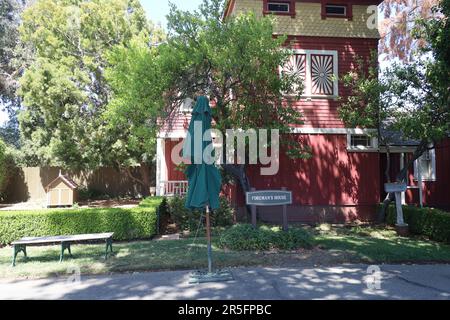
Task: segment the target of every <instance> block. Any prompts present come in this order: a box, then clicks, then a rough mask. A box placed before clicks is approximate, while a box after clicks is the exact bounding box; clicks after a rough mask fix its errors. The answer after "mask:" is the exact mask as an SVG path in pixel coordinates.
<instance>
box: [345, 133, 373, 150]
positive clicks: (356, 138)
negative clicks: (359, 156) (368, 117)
mask: <svg viewBox="0 0 450 320" xmlns="http://www.w3.org/2000/svg"><path fill="white" fill-rule="evenodd" d="M370 140H371V139H370V137H369V136H366V135H356V134H352V135H351V137H350V146H351V147H352V148H361V147H363V148H367V147H370V146H371V145H372V142H371V141H370Z"/></svg>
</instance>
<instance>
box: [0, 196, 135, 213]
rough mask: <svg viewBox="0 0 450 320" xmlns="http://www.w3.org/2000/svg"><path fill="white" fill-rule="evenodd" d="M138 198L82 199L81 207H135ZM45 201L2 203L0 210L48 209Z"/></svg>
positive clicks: (79, 205)
mask: <svg viewBox="0 0 450 320" xmlns="http://www.w3.org/2000/svg"><path fill="white" fill-rule="evenodd" d="M139 202H140V200H138V199H109V200H91V201H80V202H79V203H78V207H79V208H134V207H136V206H138V204H139ZM46 208H47V207H46V203H45V201H35V202H31V201H29V202H20V203H13V204H0V211H22V210H41V209H46Z"/></svg>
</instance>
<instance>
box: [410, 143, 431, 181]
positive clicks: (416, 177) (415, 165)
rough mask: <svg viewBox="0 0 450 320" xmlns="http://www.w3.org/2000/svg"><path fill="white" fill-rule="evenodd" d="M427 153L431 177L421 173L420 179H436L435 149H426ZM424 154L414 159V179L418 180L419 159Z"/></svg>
mask: <svg viewBox="0 0 450 320" xmlns="http://www.w3.org/2000/svg"><path fill="white" fill-rule="evenodd" d="M428 152H429V155H430V157H431V159H430V160H431V177H424V176H423V175H421V178H422V179H421V180H422V181H436V149H431V150H428ZM423 156H424V155H421V156H420V158H419V159H417V160H416V161H414V181H418V179H419V177H418V175H417V174H418V166H419V161H420V160H421V158H422V157H423Z"/></svg>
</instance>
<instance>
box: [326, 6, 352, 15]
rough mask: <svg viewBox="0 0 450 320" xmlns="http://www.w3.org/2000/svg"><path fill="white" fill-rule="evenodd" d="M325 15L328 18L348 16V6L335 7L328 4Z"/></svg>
mask: <svg viewBox="0 0 450 320" xmlns="http://www.w3.org/2000/svg"><path fill="white" fill-rule="evenodd" d="M325 13H326V14H327V16H346V15H347V6H346V5H335V4H327V5H326V6H325Z"/></svg>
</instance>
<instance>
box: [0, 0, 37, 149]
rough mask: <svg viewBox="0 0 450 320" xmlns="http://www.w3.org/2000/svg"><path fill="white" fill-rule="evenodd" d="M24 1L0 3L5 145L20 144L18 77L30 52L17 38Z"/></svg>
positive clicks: (1, 131)
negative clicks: (5, 114)
mask: <svg viewBox="0 0 450 320" xmlns="http://www.w3.org/2000/svg"><path fill="white" fill-rule="evenodd" d="M26 2H27V1H26V0H2V1H1V2H0V111H6V113H7V115H8V120H7V121H6V123H4V124H3V125H2V126H0V138H2V139H3V140H4V141H5V142H6V143H7V144H9V145H14V146H16V147H18V146H19V126H18V120H17V113H18V111H19V109H20V99H19V98H18V97H17V88H18V79H19V76H20V74H21V72H22V70H23V67H24V65H25V64H26V61H27V59H29V56H30V55H31V50H30V48H25V47H24V46H22V44H21V42H20V39H19V30H18V29H19V24H20V14H21V12H22V10H23V8H24V6H25V4H26Z"/></svg>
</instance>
